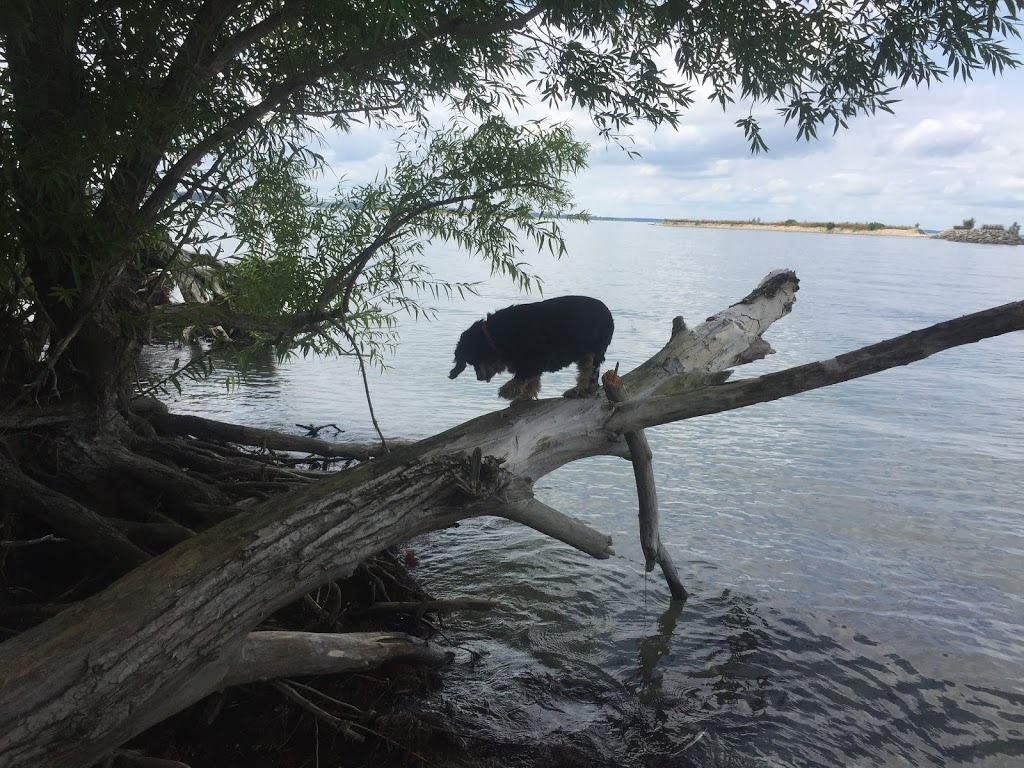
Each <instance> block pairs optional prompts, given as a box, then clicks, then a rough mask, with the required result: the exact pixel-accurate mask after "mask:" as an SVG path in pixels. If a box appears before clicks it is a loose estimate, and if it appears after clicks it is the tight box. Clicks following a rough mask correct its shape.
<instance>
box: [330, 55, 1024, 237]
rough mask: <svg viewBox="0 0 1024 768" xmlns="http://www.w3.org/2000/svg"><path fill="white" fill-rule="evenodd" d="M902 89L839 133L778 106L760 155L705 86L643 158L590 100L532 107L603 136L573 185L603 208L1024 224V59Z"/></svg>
mask: <svg viewBox="0 0 1024 768" xmlns="http://www.w3.org/2000/svg"><path fill="white" fill-rule="evenodd" d="M1018 56H1019V57H1020V54H1018ZM1021 58H1024V57H1021ZM895 97H896V98H898V99H900V100H901V101H900V102H899V103H898V104H896V105H894V107H893V109H894V111H895V115H889V114H886V113H878V114H876V115H873V116H868V117H864V116H861V117H857V118H855V119H854V120H852V121H851V122H850V128H849V129H847V130H840V131H839V133H838V134H836V135H834V136H833V135H832V133H831V127H828V128H825V129H824V130H823V131H821V134H820V136H821V138H819V139H817V140H812V141H810V142H807V141H804V140H799V141H798V140H797V139H796V127H795V125H790V126H785V125H783V124H782V122H781V119H780V118H776V117H775V116H774V115H772V114H766V117H765V118H764V119H763V120H762V133H763V135H764V137H765V139H766V141H767V142H768V145H769V151H768V152H767V153H760V154H758V155H751V153H750V150H749V145H748V144H747V141H746V139H745V138H744V136H743V132H742V130H741V129H739V128H737V127H736V126H735V125H734V122H735V120H736V119H737V118H739V117H742V116H744V115H745V114H746V112H747V109H748V108H747V107H739V108H736V109H735V110H733V111H730V112H725V113H723V111H722V109H721V107H720V106H719V105H718V104H717V102H715V103H711V102H708V101H705V100H702V99H698V100H697V102H696V104H695V105H694V106H693V107H692V108H691V109H690V110H689V111H688V112H687V113H686V114H685V115H684V117H683V120H682V122H681V124H680V126H679V128H678V130H672V129H668V128H662V129H661V130H658V131H657V132H655V131H653V130H652V129H650V128H649V127H647V126H635V127H634V129H633V131H632V139H633V141H634V142H635V143H634V145H633V148H634V149H635V150H636V151H638V152H639V153H640V155H641V157H640V158H639V159H633V158H630V157H629V156H628V155H627V154H626V153H625V152H623V151H622V150H621V149H619V148H618V147H616V146H614V145H606V144H605V143H604V142H603V140H601V139H600V138H599V137H598V136H597V133H596V131H595V130H594V129H593V127H592V125H591V124H590V122H589V120H588V119H587V117H586V116H585V115H583V114H582V113H576V112H568V111H567V112H562V113H559V114H550V113H548V112H545V111H544V110H542V109H541V108H540V107H538V106H531V107H530V108H528V109H527V110H526V111H525V112H524V113H523V114H522V115H520V117H521V118H523V119H532V118H536V117H539V116H544V115H550V116H551V117H553V118H555V119H568V120H570V122H572V124H573V125H574V127H575V129H576V131H577V134H578V136H579V137H580V138H582V139H584V140H587V141H588V142H590V144H591V152H590V155H589V157H588V163H589V167H588V168H587V170H585V171H584V172H582V173H581V174H579V175H578V176H577V177H575V179H573V181H572V187H573V190H574V193H575V196H576V201H577V203H578V205H579V206H580V207H582V208H583V209H585V210H587V211H588V212H589V213H590V214H592V215H594V216H619V217H643V218H688V219H694V218H703V219H738V220H751V219H755V218H759V219H761V220H762V221H784V220H786V219H797V220H800V221H834V222H841V221H861V222H869V221H879V222H882V223H884V224H891V225H918V226H921V227H922V228H924V229H932V230H939V229H946V228H948V227H950V226H952V225H953V224H959V223H961V222H962V221H963V220H964V219H966V218H974V219H976V221H977V224H978V225H981V224H1005V225H1009V224H1011V223H1013V222H1014V221H1018V222H1020V223H1022V224H1024V72H1022V71H1020V70H1018V71H1015V72H1008V73H1004V74H1003V75H1001V76H998V77H997V76H994V75H991V74H990V73H977V74H975V76H974V79H973V80H972V81H969V82H967V83H963V82H959V81H958V82H944V83H940V84H933V85H932V86H931V88H929V89H913V88H908V89H906V90H903V91H899V92H898V93H897V94H896V95H895ZM324 154H325V156H326V157H327V158H328V161H329V163H330V164H331V167H332V169H333V171H334V173H335V174H337V175H338V176H341V175H344V176H345V178H346V179H348V180H350V181H368V180H370V179H372V178H373V177H374V176H375V175H376V174H378V173H379V172H381V171H382V169H384V168H385V167H386V166H387V165H389V164H390V162H392V161H393V144H392V137H390V136H388V135H385V134H383V133H380V132H376V131H371V130H367V129H363V128H356V129H355V130H354V131H353V132H352V133H349V134H344V135H334V136H330V137H329V138H328V146H327V147H326V152H325V153H324Z"/></svg>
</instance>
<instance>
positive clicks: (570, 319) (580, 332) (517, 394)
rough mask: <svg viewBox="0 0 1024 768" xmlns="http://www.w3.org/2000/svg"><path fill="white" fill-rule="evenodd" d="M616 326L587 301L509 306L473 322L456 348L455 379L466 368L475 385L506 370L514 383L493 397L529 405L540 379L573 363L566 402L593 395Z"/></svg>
mask: <svg viewBox="0 0 1024 768" xmlns="http://www.w3.org/2000/svg"><path fill="white" fill-rule="evenodd" d="M614 330H615V323H614V321H613V320H612V313H611V312H609V311H608V307H606V306H605V305H604V304H603V303H602V302H600V301H598V300H597V299H592V298H590V297H589V296H561V297H559V298H557V299H548V300H547V301H538V302H536V303H534V304H513V305H512V306H511V307H506V308H505V309H500V310H498V311H497V312H495V313H493V314H490V315H488V316H487V319H486V320H477V321H476V322H475V323H473V324H472V325H471V326H469V329H468V330H467V331H466V332H465V333H463V334H462V336H461V337H459V343H458V345H456V347H455V367H454V368H452V371H451V373H449V374H448V378H450V379H454V378H455V377H456V376H458V375H459V374H460V373H462V372H463V371H464V370H466V366H467V365H472V366H473V368H474V369H475V370H476V378H477V380H478V381H490V380H491V379H492V378H493V377H494V376H495V375H496V374H499V373H501V372H502V371H504V370H508V371H510V372H511V373H513V374H515V376H514V378H512V379H511V380H510V381H508V382H506V383H505V384H503V385H502V387H501V389H499V390H498V396H499V397H504V398H505V399H506V400H532V399H535V398H536V397H537V393H538V392H540V376H541V374H542V373H544V372H545V371H558V370H561V369H562V368H565V366H567V365H569V364H570V363H576V367H577V370H578V375H577V377H576V386H575V387H573V388H572V389H570V390H568V391H567V392H566V393H565V397H587V396H589V395H593V394H594V393H595V392H597V375H598V369H599V368H600V366H601V363H603V362H604V353H605V350H607V349H608V344H610V343H611V340H612V333H613V332H614Z"/></svg>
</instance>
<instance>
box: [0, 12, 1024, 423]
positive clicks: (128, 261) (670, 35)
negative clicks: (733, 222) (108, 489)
mask: <svg viewBox="0 0 1024 768" xmlns="http://www.w3.org/2000/svg"><path fill="white" fill-rule="evenodd" d="M1018 13H1019V7H1018V4H1017V3H1016V2H1014V1H1013V0H1010V1H1009V2H1002V3H990V2H980V1H975V2H951V1H950V0H942V1H941V2H911V3H896V4H893V3H869V2H864V3H848V2H844V1H841V0H828V1H824V2H813V3H808V2H777V1H776V0H755V1H754V2H746V1H742V2H741V1H740V0H725V1H722V2H712V3H693V2H683V0H667V1H666V2H650V1H649V0H612V1H611V2H588V1H586V0H584V1H583V2H580V1H578V0H573V2H568V0H557V1H556V2H550V3H532V2H527V3H521V2H516V3H509V2H505V1H503V0H455V1H454V2H445V3H436V2H420V1H416V0H391V1H390V2H387V3H367V2H346V3H337V2H326V1H325V0H248V1H246V2H242V0H162V1H161V2H146V1H140V2H131V3H118V2H105V1H104V0H4V1H3V2H2V3H0V55H2V67H0V249H2V254H3V260H2V262H0V333H2V334H3V337H4V338H5V339H7V340H8V343H7V344H6V345H5V347H4V348H3V349H2V350H0V352H2V354H0V361H2V362H0V391H2V392H3V393H4V394H5V395H6V396H8V397H32V398H35V399H37V400H38V399H46V398H52V397H60V398H65V399H66V398H72V399H85V400H91V401H95V402H97V403H99V404H100V405H105V406H110V405H116V404H117V403H123V401H124V399H125V397H126V396H127V395H128V394H129V392H130V385H129V382H130V376H129V375H128V374H129V371H130V368H131V363H132V361H133V359H134V356H135V355H136V354H137V352H138V350H139V348H140V347H141V345H142V343H143V342H144V341H145V340H147V339H148V338H150V334H151V333H152V331H153V330H154V329H159V330H161V332H164V333H170V334H179V333H180V332H181V331H182V330H183V329H185V328H187V327H190V326H195V325H197V324H198V325H200V326H218V327H224V328H227V329H228V330H230V331H232V332H233V333H235V334H236V335H241V336H244V338H245V339H246V340H247V343H253V344H274V345H276V346H277V348H278V349H279V350H289V349H301V350H303V351H314V352H325V351H346V350H351V349H352V348H353V346H366V345H368V346H369V348H370V349H371V351H374V350H379V349H381V348H382V347H381V344H385V345H386V343H387V340H388V332H389V327H390V326H389V323H390V320H389V318H391V317H392V316H393V313H394V312H395V311H400V310H402V309H403V308H404V309H410V310H412V311H419V309H420V306H419V305H418V304H417V303H416V298H415V296H416V295H417V292H418V291H419V290H420V289H427V290H428V291H430V290H436V291H450V290H465V289H467V288H468V286H462V285H455V284H450V283H447V282H445V280H444V279H443V277H441V278H437V277H435V276H433V275H432V274H431V273H430V272H429V265H428V264H426V263H425V260H424V258H423V251H422V246H423V244H424V243H426V242H428V241H429V240H431V239H435V238H442V239H446V240H449V241H451V242H455V243H458V244H459V245H461V246H463V247H465V248H467V249H468V250H470V251H473V252H476V253H478V254H479V255H480V256H482V257H483V258H485V259H486V260H488V261H489V262H490V264H491V265H492V267H493V268H494V270H495V271H497V272H500V273H504V274H507V275H510V276H511V277H512V278H514V279H515V280H517V281H519V283H520V284H522V285H525V284H527V283H529V282H531V281H533V280H534V277H533V276H532V275H530V274H529V273H528V272H527V271H524V267H523V266H522V264H521V261H522V260H521V249H522V244H523V243H524V242H525V241H526V240H534V241H537V242H540V243H541V244H542V245H546V246H549V247H550V248H551V249H552V250H553V251H554V252H555V253H559V252H560V251H561V248H562V245H561V240H560V237H559V231H558V226H557V220H558V219H557V217H559V216H561V215H566V214H572V213H574V212H575V208H574V205H573V202H572V199H571V196H570V195H569V192H568V188H567V186H566V181H565V180H566V178H567V176H569V175H571V174H573V173H575V172H577V171H578V170H579V169H580V168H582V167H583V164H584V154H585V152H584V150H585V147H584V146H582V145H581V144H580V143H579V142H578V141H577V140H575V139H574V138H573V137H572V134H571V132H570V131H569V130H568V128H567V127H566V126H564V125H560V124H541V123H530V124H516V117H515V116H516V113H517V110H518V109H519V108H520V107H522V106H523V105H524V104H526V103H527V102H528V101H530V100H536V99H540V100H541V101H543V102H544V103H547V104H549V105H551V106H554V107H565V106H573V107H576V108H579V109H582V110H584V111H585V112H587V113H588V114H589V115H590V116H591V117H592V119H593V121H594V123H595V125H596V126H597V127H598V129H599V130H600V132H601V133H602V134H603V135H604V136H605V137H606V138H608V139H611V140H616V139H618V137H620V136H621V135H622V133H623V132H625V131H628V130H629V127H630V126H631V125H634V124H635V123H637V122H638V121H646V122H648V123H651V124H653V125H655V126H659V125H666V126H675V125H677V124H678V122H679V120H680V119H681V118H682V116H683V114H684V112H685V110H686V108H687V107H688V106H690V105H691V104H692V102H693V99H694V98H695V97H696V93H697V90H696V89H697V88H698V87H700V86H701V85H702V86H703V87H704V88H707V89H709V90H710V93H711V97H712V98H714V99H717V100H718V101H720V102H721V103H722V104H723V105H725V104H728V103H730V102H733V101H741V102H745V103H749V104H750V105H751V106H752V107H753V106H755V105H757V104H775V105H776V106H777V108H778V110H779V114H780V116H781V118H782V119H783V120H785V121H786V122H791V123H794V124H795V126H796V133H797V135H798V136H800V137H805V138H812V137H814V136H816V135H817V131H818V129H819V128H820V127H821V126H830V127H832V129H833V130H838V129H839V128H841V127H845V126H846V124H847V122H848V120H849V119H850V118H852V117H854V116H856V115H859V114H870V113H873V112H875V111H877V110H879V109H881V110H886V111H888V110H890V109H891V105H892V103H893V88H894V87H896V86H899V85H905V84H908V83H914V84H927V83H930V82H933V81H936V80H939V79H942V78H944V77H962V78H968V77H970V76H971V74H972V73H973V72H975V71H978V70H981V69H988V70H991V71H993V72H1000V71H1002V70H1003V69H1004V68H1005V67H1007V66H1015V65H1016V61H1015V60H1014V59H1013V58H1012V56H1011V54H1010V53H1009V50H1008V48H1007V47H1006V43H1005V40H1006V39H1007V38H1010V37H1017V36H1018V32H1019V29H1018ZM668 62H673V63H674V67H673V66H671V65H669V64H668ZM444 113H447V114H450V115H454V116H457V119H456V120H455V121H449V120H447V119H446V120H444V121H443V124H441V125H436V124H435V123H436V118H434V117H432V116H434V115H437V114H444ZM357 124H365V125H369V126H372V127H381V128H389V129H401V130H402V131H403V133H402V136H403V137H404V138H403V139H402V140H401V144H400V151H399V160H398V162H397V163H396V164H395V165H394V166H393V167H391V168H389V169H386V170H384V171H382V173H381V175H380V177H379V178H378V180H377V182H375V183H373V184H363V185H347V184H344V183H343V184H342V185H341V186H340V187H339V188H338V189H337V190H336V192H335V194H333V195H332V196H329V197H324V196H322V195H321V194H318V193H317V191H316V189H317V186H316V185H315V183H314V179H315V178H316V176H317V174H319V173H320V172H321V171H323V169H324V159H323V157H321V156H319V155H318V154H316V151H315V150H316V149H317V140H318V138H319V137H320V136H321V135H322V133H323V132H324V131H333V130H340V131H342V132H344V131H347V130H350V129H351V128H352V127H353V126H355V125H357ZM738 125H739V127H740V128H741V129H742V130H743V131H744V132H745V133H746V135H747V137H748V139H749V141H750V143H751V147H752V149H754V150H759V149H763V148H765V145H764V142H763V139H762V138H761V134H760V125H759V123H758V121H757V119H756V118H755V117H754V116H753V114H751V115H750V116H748V117H745V118H743V119H741V120H739V121H738ZM222 234H227V235H229V236H230V237H231V238H232V241H233V242H234V243H235V244H236V245H237V248H232V249H227V250H225V251H224V252H223V253H222V254H221V256H220V258H219V259H218V260H217V261H211V260H210V259H209V258H208V256H207V258H205V260H204V257H203V255H202V254H204V253H205V254H209V253H216V250H215V246H216V244H217V238H218V237H220V236H221V235H222ZM197 251H198V252H199V255H197ZM197 265H202V267H203V268H202V269H198V268H197ZM211 273H216V274H215V277H216V290H212V287H213V283H208V285H207V287H208V288H211V290H208V291H206V298H209V299H210V301H209V302H208V303H207V305H206V306H202V307H187V308H183V307H180V306H172V307H168V306H165V305H162V300H161V297H163V296H164V294H165V291H164V286H165V284H166V282H167V281H168V280H171V279H173V280H175V281H176V282H178V283H179V284H181V283H185V282H188V280H189V279H193V280H197V279H198V278H199V276H200V275H204V274H205V275H206V276H207V277H209V276H210V275H211ZM428 295H429V293H428Z"/></svg>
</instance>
